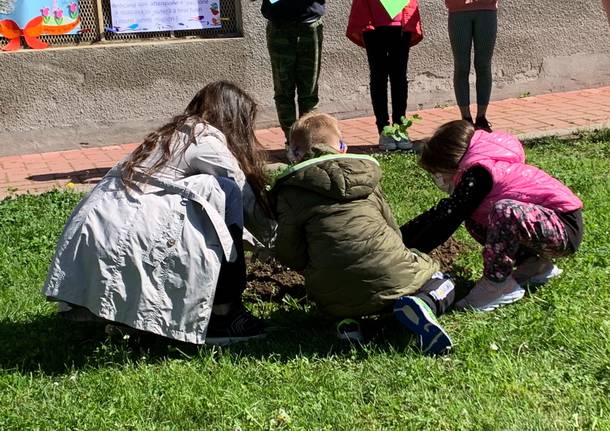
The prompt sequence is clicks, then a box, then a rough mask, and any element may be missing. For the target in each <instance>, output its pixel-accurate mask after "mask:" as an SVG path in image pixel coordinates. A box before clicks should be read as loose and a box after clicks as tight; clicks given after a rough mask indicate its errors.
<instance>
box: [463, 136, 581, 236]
mask: <svg viewBox="0 0 610 431" xmlns="http://www.w3.org/2000/svg"><path fill="white" fill-rule="evenodd" d="M474 166H482V167H484V168H485V169H487V171H488V172H489V173H490V174H491V176H492V178H493V187H492V189H491V192H489V194H488V195H487V196H486V197H485V200H484V201H483V203H481V205H479V207H478V208H477V210H476V211H475V212H474V213H473V214H472V217H471V218H472V219H473V220H474V221H475V222H477V223H479V224H482V225H484V226H486V225H487V223H488V216H489V212H490V211H491V208H492V207H493V206H494V204H495V203H496V202H498V201H499V200H501V199H514V200H517V201H521V202H525V203H530V204H536V205H541V206H543V207H545V208H549V209H552V210H555V211H559V212H570V211H575V210H578V209H580V208H582V202H581V201H580V199H578V197H577V196H576V195H575V194H574V193H572V191H571V190H570V189H569V188H568V187H566V186H565V185H564V184H563V183H562V182H561V181H559V180H557V179H556V178H553V177H552V176H550V175H549V174H547V173H546V172H544V171H543V170H542V169H538V168H537V167H535V166H531V165H528V164H526V163H525V152H524V151H523V145H522V144H521V142H520V141H519V140H518V139H517V138H516V137H514V136H512V135H509V134H508V133H505V132H493V133H487V132H485V131H483V130H477V131H476V132H475V133H474V135H473V137H472V139H471V140H470V145H469V147H468V151H466V154H464V157H462V160H461V161H460V165H459V167H458V172H457V173H456V175H455V176H454V178H453V181H454V184H456V185H457V184H458V183H459V180H460V178H461V177H462V174H463V173H464V172H465V171H467V170H468V169H470V168H472V167H474Z"/></svg>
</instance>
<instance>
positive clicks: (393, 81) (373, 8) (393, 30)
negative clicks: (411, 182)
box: [347, 0, 423, 151]
mask: <svg viewBox="0 0 610 431" xmlns="http://www.w3.org/2000/svg"><path fill="white" fill-rule="evenodd" d="M347 37H348V38H349V39H350V40H351V41H352V42H354V43H355V44H357V45H359V46H361V47H364V48H366V56H367V59H368V63H369V70H370V77H371V81H370V90H371V101H372V103H373V113H374V114H375V123H376V125H377V131H378V132H379V149H381V150H383V151H391V150H395V149H397V148H398V149H401V150H409V149H411V148H412V147H413V145H412V144H411V142H410V141H409V140H408V139H405V140H401V141H398V142H395V141H394V139H393V138H392V137H389V136H384V135H383V134H382V132H383V128H384V127H385V126H388V125H389V124H390V115H389V113H388V78H389V80H390V88H391V95H392V122H393V123H400V119H401V117H403V116H405V115H406V112H407V95H408V82H407V64H408V62H409V50H410V48H411V47H413V46H415V45H417V44H418V43H419V42H420V41H421V40H422V38H423V32H422V26H421V19H420V16H419V8H418V5H417V0H411V1H410V2H409V4H408V5H407V6H405V8H404V9H403V10H402V11H401V12H400V13H399V14H398V15H396V16H394V17H391V16H389V15H388V12H387V11H386V10H385V8H384V7H383V5H382V4H381V1H380V0H354V1H353V3H352V9H351V12H350V15H349V21H348V24H347Z"/></svg>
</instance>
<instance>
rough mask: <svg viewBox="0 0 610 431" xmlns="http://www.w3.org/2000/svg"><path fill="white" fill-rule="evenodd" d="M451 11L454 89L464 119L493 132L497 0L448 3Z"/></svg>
mask: <svg viewBox="0 0 610 431" xmlns="http://www.w3.org/2000/svg"><path fill="white" fill-rule="evenodd" d="M445 6H447V10H448V11H449V22H448V28H449V40H450V41H451V51H452V53H453V63H454V68H453V87H454V90H455V99H456V101H457V104H458V107H459V108H460V113H461V115H462V119H463V120H466V121H470V122H471V123H473V124H474V125H475V127H476V128H477V129H482V130H485V131H487V132H491V124H490V123H489V121H487V116H486V115H487V107H488V105H489V99H490V97H491V87H492V74H491V59H492V56H493V53H494V47H495V44H496V35H497V33H498V0H445ZM473 45H474V69H475V72H476V76H477V82H476V90H477V116H476V119H475V121H474V122H473V120H472V114H471V113H470V83H469V76H470V61H471V60H470V58H471V52H472V47H473Z"/></svg>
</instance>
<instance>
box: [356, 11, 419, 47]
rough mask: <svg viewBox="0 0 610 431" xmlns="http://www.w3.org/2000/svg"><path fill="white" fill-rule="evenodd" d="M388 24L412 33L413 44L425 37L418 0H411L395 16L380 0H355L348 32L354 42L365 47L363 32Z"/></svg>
mask: <svg viewBox="0 0 610 431" xmlns="http://www.w3.org/2000/svg"><path fill="white" fill-rule="evenodd" d="M387 26H401V27H402V30H403V31H404V32H409V33H411V46H414V45H417V44H418V43H419V42H420V41H421V40H422V39H423V37H424V35H423V30H422V25H421V18H420V15H419V7H418V5H417V0H411V1H410V2H409V4H408V5H407V6H405V8H404V9H403V10H402V11H401V12H400V13H399V14H398V15H396V16H395V17H391V16H389V15H388V13H387V12H386V10H385V8H384V7H383V5H382V4H381V2H380V1H379V0H353V2H352V9H351V11H350V14H349V20H348V22H347V32H346V36H347V37H348V38H349V39H350V40H351V41H352V42H354V43H355V44H356V45H359V46H362V47H364V41H363V39H362V33H363V32H365V31H370V30H374V29H375V28H377V27H387Z"/></svg>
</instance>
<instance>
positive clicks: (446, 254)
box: [430, 238, 472, 272]
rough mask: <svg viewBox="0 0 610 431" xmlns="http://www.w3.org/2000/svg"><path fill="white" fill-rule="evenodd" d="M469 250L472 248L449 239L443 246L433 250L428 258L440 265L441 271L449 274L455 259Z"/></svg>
mask: <svg viewBox="0 0 610 431" xmlns="http://www.w3.org/2000/svg"><path fill="white" fill-rule="evenodd" d="M470 250H472V246H470V245H468V244H465V243H463V242H459V241H456V240H455V239H453V238H449V239H448V240H447V241H446V242H445V243H444V244H442V245H441V246H440V247H437V248H436V249H435V250H433V251H432V253H430V256H432V257H433V258H434V259H436V260H437V261H438V262H439V263H440V264H441V271H443V272H451V267H452V266H453V263H454V262H455V260H456V259H457V257H458V256H459V255H460V254H463V253H466V252H468V251H470Z"/></svg>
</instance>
